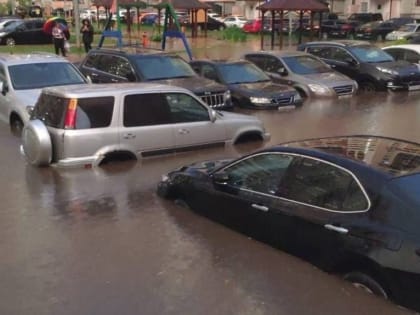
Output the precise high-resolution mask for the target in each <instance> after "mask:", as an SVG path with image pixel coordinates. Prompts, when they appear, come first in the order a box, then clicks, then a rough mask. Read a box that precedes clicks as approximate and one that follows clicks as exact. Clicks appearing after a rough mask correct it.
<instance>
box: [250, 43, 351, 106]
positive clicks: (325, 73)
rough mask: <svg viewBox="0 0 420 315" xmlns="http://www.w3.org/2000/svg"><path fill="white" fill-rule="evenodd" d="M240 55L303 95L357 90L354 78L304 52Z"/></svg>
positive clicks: (334, 94) (329, 94) (332, 95)
mask: <svg viewBox="0 0 420 315" xmlns="http://www.w3.org/2000/svg"><path fill="white" fill-rule="evenodd" d="M243 58H244V59H246V60H248V61H251V62H253V63H254V64H255V65H256V66H258V67H259V68H260V69H261V70H263V71H265V73H267V74H268V75H269V76H270V78H271V79H272V80H273V81H274V82H276V83H280V84H287V85H290V86H293V87H294V88H295V89H296V90H297V91H298V92H299V93H300V95H301V96H302V97H303V98H305V97H308V96H327V97H334V96H335V97H339V96H345V95H353V94H354V93H355V92H356V91H357V83H356V81H354V80H352V79H350V78H349V77H347V76H345V75H344V74H341V73H339V72H337V71H334V70H333V69H331V67H330V66H328V65H327V64H326V63H324V62H323V61H322V60H321V59H319V58H317V57H315V56H314V55H311V54H308V53H305V52H299V51H261V52H250V53H247V54H245V55H244V56H243Z"/></svg>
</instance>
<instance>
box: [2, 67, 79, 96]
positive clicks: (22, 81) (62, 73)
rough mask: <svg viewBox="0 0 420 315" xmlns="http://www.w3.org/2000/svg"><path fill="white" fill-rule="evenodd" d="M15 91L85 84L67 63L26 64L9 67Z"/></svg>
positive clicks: (75, 70) (76, 71)
mask: <svg viewBox="0 0 420 315" xmlns="http://www.w3.org/2000/svg"><path fill="white" fill-rule="evenodd" d="M9 74H10V80H11V82H12V85H13V88H14V89H15V90H30V89H41V88H44V87H47V86H55V85H68V84H79V83H86V80H85V78H84V77H83V76H82V74H81V73H80V72H79V71H78V70H77V69H76V67H75V66H74V65H72V64H71V63H68V62H49V63H47V62H45V63H28V64H20V65H14V66H10V67H9Z"/></svg>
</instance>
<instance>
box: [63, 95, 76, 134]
mask: <svg viewBox="0 0 420 315" xmlns="http://www.w3.org/2000/svg"><path fill="white" fill-rule="evenodd" d="M76 110H77V99H75V98H72V99H70V100H69V103H68V105H67V112H66V118H65V120H64V129H74V128H75V127H76Z"/></svg>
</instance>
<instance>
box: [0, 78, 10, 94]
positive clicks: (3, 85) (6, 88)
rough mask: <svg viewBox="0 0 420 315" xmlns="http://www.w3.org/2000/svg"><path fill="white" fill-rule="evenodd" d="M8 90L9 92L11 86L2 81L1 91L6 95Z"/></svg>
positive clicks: (0, 82) (0, 83)
mask: <svg viewBox="0 0 420 315" xmlns="http://www.w3.org/2000/svg"><path fill="white" fill-rule="evenodd" d="M7 92H9V88H8V87H7V85H6V84H4V82H2V81H0V93H1V94H3V95H6V93H7Z"/></svg>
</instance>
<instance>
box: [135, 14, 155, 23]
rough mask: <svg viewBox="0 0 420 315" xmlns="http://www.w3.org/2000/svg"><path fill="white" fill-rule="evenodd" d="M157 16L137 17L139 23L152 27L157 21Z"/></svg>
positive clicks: (144, 15)
mask: <svg viewBox="0 0 420 315" xmlns="http://www.w3.org/2000/svg"><path fill="white" fill-rule="evenodd" d="M158 18H159V15H158V14H157V13H144V14H141V15H140V17H139V22H140V23H141V24H146V25H154V24H155V23H156V22H157V21H158Z"/></svg>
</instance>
